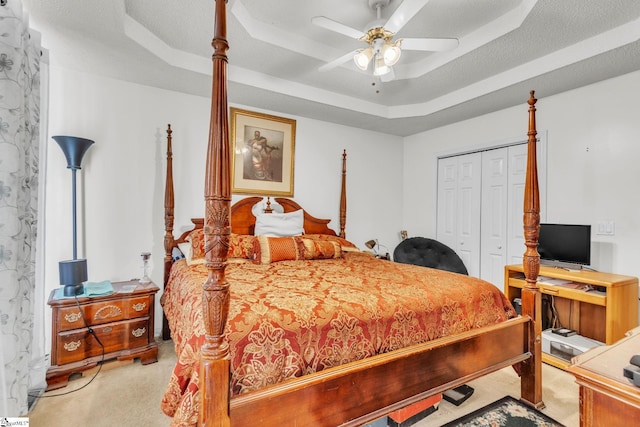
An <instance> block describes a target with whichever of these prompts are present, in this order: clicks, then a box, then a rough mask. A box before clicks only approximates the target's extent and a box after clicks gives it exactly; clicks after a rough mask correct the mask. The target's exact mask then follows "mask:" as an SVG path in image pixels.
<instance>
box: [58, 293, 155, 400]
mask: <svg viewBox="0 0 640 427" xmlns="http://www.w3.org/2000/svg"><path fill="white" fill-rule="evenodd" d="M127 285H128V286H127ZM133 286H135V289H134V290H133V292H127V293H125V292H124V291H125V289H126V287H129V288H131V287H133ZM113 288H114V291H115V292H114V293H113V294H111V295H107V296H98V297H91V298H87V297H81V298H78V302H79V304H80V309H79V308H78V305H77V304H76V300H75V298H63V299H56V290H54V291H52V292H51V295H50V296H49V301H48V304H49V305H50V306H51V308H52V310H53V321H52V335H51V367H50V368H49V370H48V371H47V390H54V389H57V388H60V387H65V386H66V385H67V382H68V381H69V376H70V375H71V374H73V373H77V372H82V371H84V370H87V369H90V368H93V367H94V366H96V365H97V364H98V363H99V362H101V361H102V347H101V346H100V344H98V341H97V340H96V339H95V337H94V336H93V335H92V334H90V333H89V330H88V328H87V327H86V325H85V323H84V322H85V321H84V319H86V321H87V323H88V324H89V326H90V327H91V328H92V329H93V331H94V332H95V333H96V335H97V336H98V338H99V339H100V341H101V342H102V344H103V345H104V360H105V361H106V360H109V359H114V358H117V359H118V360H128V359H134V358H140V360H141V363H142V364H143V365H147V364H149V363H153V362H157V361H158V345H157V344H156V342H155V340H154V338H153V327H154V307H155V295H156V292H158V287H157V286H156V285H154V284H153V283H147V284H140V283H139V282H138V281H137V280H135V281H130V282H117V283H113ZM80 310H82V313H81V312H80ZM82 315H84V319H83V317H82Z"/></svg>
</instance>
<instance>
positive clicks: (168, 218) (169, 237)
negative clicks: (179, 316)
mask: <svg viewBox="0 0 640 427" xmlns="http://www.w3.org/2000/svg"><path fill="white" fill-rule="evenodd" d="M171 133H172V130H171V125H170V124H168V125H167V176H166V178H165V186H164V279H163V280H164V282H163V285H164V286H163V288H162V289H164V287H166V286H167V283H168V282H169V271H170V270H171V263H172V250H173V245H174V239H173V214H174V206H175V201H174V194H173V153H172V148H171ZM162 339H163V340H165V341H166V340H168V339H171V331H170V330H169V322H168V321H167V316H165V315H164V312H163V313H162Z"/></svg>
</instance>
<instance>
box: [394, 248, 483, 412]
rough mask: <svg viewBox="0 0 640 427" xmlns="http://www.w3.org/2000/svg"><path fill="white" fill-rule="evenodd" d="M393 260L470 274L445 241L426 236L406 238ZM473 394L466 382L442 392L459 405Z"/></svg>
mask: <svg viewBox="0 0 640 427" xmlns="http://www.w3.org/2000/svg"><path fill="white" fill-rule="evenodd" d="M393 260H394V261H395V262H400V263H403V264H413V265H420V266H422V267H430V268H436V269H438V270H446V271H451V272H453V273H459V274H465V275H468V274H469V273H468V272H467V267H465V265H464V263H463V262H462V259H460V257H459V256H458V254H457V253H456V252H455V251H454V250H453V249H451V248H450V247H449V246H447V245H445V244H444V243H441V242H438V241H437V240H433V239H427V238H426V237H411V238H409V239H405V240H403V241H402V242H400V244H399V245H398V246H396V248H395V250H394V251H393ZM472 394H473V388H472V387H469V386H468V385H466V384H463V385H461V386H459V387H456V388H454V389H451V390H447V391H445V392H444V393H442V395H443V397H444V399H445V400H447V401H448V402H451V403H453V404H454V405H456V406H458V405H460V404H461V403H462V402H464V401H465V400H467V399H468V398H469V397H471V395H472Z"/></svg>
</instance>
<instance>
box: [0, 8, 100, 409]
mask: <svg viewBox="0 0 640 427" xmlns="http://www.w3.org/2000/svg"><path fill="white" fill-rule="evenodd" d="M5 1H6V0H5ZM75 299H76V305H77V306H78V310H80V316H81V317H82V321H83V322H84V325H85V326H86V328H87V331H88V332H89V333H90V334H91V335H93V338H95V340H96V341H97V342H98V344H99V345H100V348H101V349H102V359H101V360H100V363H99V365H98V371H97V372H96V373H95V374H94V375H93V377H91V380H89V382H88V383H86V384H85V385H83V386H82V387H78V388H76V389H73V390H69V391H67V392H64V393H58V394H53V395H51V394H50V395H49V396H45V395H41V396H38V395H32V394H28V396H29V397H33V398H42V397H58V396H65V395H67V394H71V393H74V392H76V391H78V390H82V389H83V388H85V387H86V386H88V385H89V384H91V383H92V382H93V380H95V379H96V377H97V376H98V374H99V373H100V371H101V370H102V365H103V364H104V344H102V341H100V338H98V335H97V334H96V333H95V331H94V330H93V328H91V326H89V323H88V322H87V319H86V318H85V317H84V312H83V311H82V307H80V302H79V301H78V296H77V295H76V296H75ZM52 339H55V337H52Z"/></svg>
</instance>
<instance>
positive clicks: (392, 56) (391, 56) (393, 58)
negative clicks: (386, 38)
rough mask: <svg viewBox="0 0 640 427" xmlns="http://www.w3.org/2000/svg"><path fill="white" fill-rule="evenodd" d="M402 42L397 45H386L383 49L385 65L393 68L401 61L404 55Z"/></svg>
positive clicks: (397, 42)
mask: <svg viewBox="0 0 640 427" xmlns="http://www.w3.org/2000/svg"><path fill="white" fill-rule="evenodd" d="M400 42H401V40H398V41H396V42H395V43H389V42H387V43H385V44H384V46H383V47H382V52H381V53H382V57H383V58H384V63H385V65H387V66H389V67H391V66H393V65H395V64H396V63H397V62H398V60H399V59H400V55H402V50H401V49H400Z"/></svg>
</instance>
